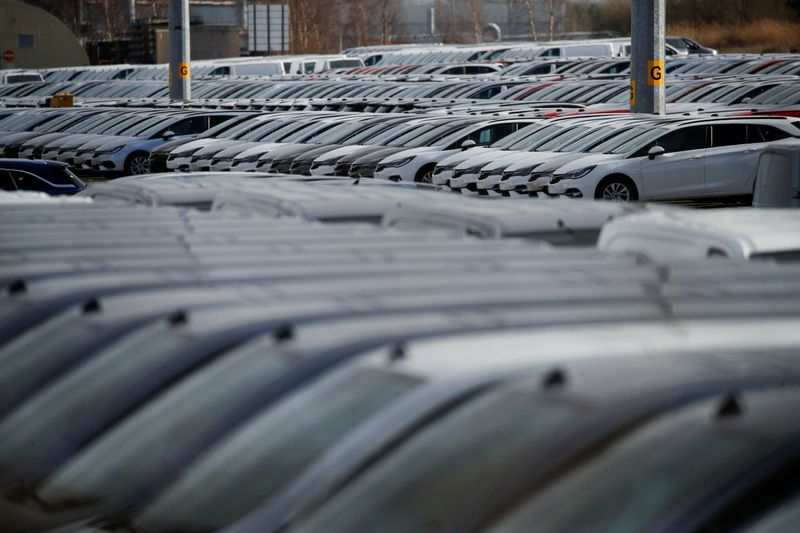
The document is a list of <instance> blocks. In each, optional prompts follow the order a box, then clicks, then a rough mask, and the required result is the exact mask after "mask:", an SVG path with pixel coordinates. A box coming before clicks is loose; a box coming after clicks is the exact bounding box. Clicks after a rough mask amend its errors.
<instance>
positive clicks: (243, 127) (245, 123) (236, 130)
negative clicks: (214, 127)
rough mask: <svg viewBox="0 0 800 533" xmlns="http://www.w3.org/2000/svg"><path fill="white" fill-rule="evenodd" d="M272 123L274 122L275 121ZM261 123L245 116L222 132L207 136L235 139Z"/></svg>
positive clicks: (261, 123)
mask: <svg viewBox="0 0 800 533" xmlns="http://www.w3.org/2000/svg"><path fill="white" fill-rule="evenodd" d="M272 123H273V124H275V122H272ZM263 124H264V123H263V122H259V121H256V120H252V118H246V119H244V120H242V121H240V122H238V123H237V124H235V125H234V126H233V127H231V128H229V129H227V130H225V131H223V132H222V133H220V134H218V135H209V137H216V138H217V139H237V138H238V136H240V135H244V134H246V133H247V132H249V131H252V130H253V129H255V128H256V127H258V126H261V125H263ZM220 126H222V124H220Z"/></svg>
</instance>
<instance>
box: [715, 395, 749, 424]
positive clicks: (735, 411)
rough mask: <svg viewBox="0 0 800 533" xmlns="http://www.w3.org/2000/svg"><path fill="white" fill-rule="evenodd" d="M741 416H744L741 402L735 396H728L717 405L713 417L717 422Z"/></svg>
mask: <svg viewBox="0 0 800 533" xmlns="http://www.w3.org/2000/svg"><path fill="white" fill-rule="evenodd" d="M742 414H744V405H742V400H741V399H740V398H739V397H738V396H737V395H736V394H730V395H728V396H727V397H725V399H723V400H722V403H720V404H719V407H717V412H716V414H715V415H714V417H715V418H717V419H718V420H721V419H724V418H731V417H734V416H736V417H738V416H742Z"/></svg>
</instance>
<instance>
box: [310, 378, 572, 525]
mask: <svg viewBox="0 0 800 533" xmlns="http://www.w3.org/2000/svg"><path fill="white" fill-rule="evenodd" d="M537 384H538V382H537ZM586 410H588V407H583V406H582V405H580V404H578V403H575V402H567V401H560V400H558V399H555V398H545V397H543V396H542V395H541V393H539V392H538V387H537V386H536V384H533V383H532V382H526V383H517V384H514V385H510V386H506V387H502V388H498V389H493V390H491V391H489V392H487V393H484V394H482V395H481V396H478V397H476V398H474V399H472V400H471V401H470V402H469V403H467V404H465V405H462V406H460V407H458V408H456V409H454V410H452V411H450V412H449V413H448V414H446V415H445V416H444V417H442V418H441V419H440V420H437V421H434V422H432V423H431V424H430V425H429V426H428V427H427V428H425V429H423V430H421V431H419V432H418V433H417V434H415V435H413V436H412V437H411V438H409V439H408V440H407V441H406V442H404V443H402V444H400V445H399V446H398V447H397V448H396V449H395V450H394V451H393V452H392V453H391V454H389V455H388V456H387V457H386V458H385V459H384V460H382V461H381V462H379V463H377V464H376V465H374V466H372V467H371V468H370V469H368V470H367V471H366V472H365V473H364V474H362V475H361V476H360V477H358V478H356V480H355V481H354V482H353V483H351V484H350V485H348V486H346V487H344V488H343V489H341V490H340V491H339V492H338V493H337V494H336V495H335V496H334V497H333V498H332V499H331V500H329V501H328V502H327V503H326V504H325V505H324V506H322V507H321V508H320V509H319V510H318V511H317V512H316V513H314V514H312V515H311V516H309V517H308V519H306V520H305V521H304V522H301V523H299V524H298V526H299V527H297V531H306V532H307V531H326V532H328V533H336V532H342V533H345V532H351V531H367V530H369V529H370V524H383V525H384V526H385V528H384V529H383V531H388V532H405V531H447V530H451V529H456V528H455V527H454V521H455V520H456V519H457V518H458V517H461V516H463V515H464V514H465V513H468V512H470V511H471V510H474V509H476V508H479V507H480V506H481V505H482V504H483V503H484V502H485V501H486V500H487V499H488V498H489V497H490V495H491V494H493V493H494V492H495V491H496V490H497V488H498V487H502V486H503V485H504V484H505V483H507V482H508V480H509V479H511V478H513V477H514V476H515V475H516V473H517V470H516V469H517V468H518V467H519V465H520V464H523V463H524V461H525V457H526V456H527V455H528V454H529V453H530V451H531V450H533V449H535V448H536V446H537V445H539V444H540V443H541V442H542V441H544V440H545V439H547V438H548V437H550V436H552V434H553V433H554V432H557V431H559V430H560V429H562V428H563V427H565V426H566V425H568V424H570V423H571V422H573V421H574V420H576V419H577V418H578V417H580V415H581V414H582V413H583V412H584V411H586ZM520 531H525V529H522V530H520ZM551 531H557V530H551Z"/></svg>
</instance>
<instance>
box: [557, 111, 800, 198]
mask: <svg viewBox="0 0 800 533" xmlns="http://www.w3.org/2000/svg"><path fill="white" fill-rule="evenodd" d="M787 137H800V127H798V124H797V123H796V122H792V121H791V119H789V118H785V117H780V118H777V117H776V118H772V119H768V118H744V119H733V118H731V119H711V120H689V121H685V122H680V123H673V124H668V125H664V126H660V127H658V126H656V127H651V128H650V130H649V131H648V132H647V133H646V134H644V135H642V136H640V137H638V138H635V139H633V140H631V141H630V142H628V143H626V144H623V145H622V146H619V147H618V148H616V149H615V150H612V151H611V153H609V154H597V155H593V156H589V157H583V158H579V159H577V160H576V161H573V162H571V163H569V164H566V165H564V166H563V167H561V168H559V169H558V170H557V171H556V172H555V173H554V174H553V177H552V179H551V180H550V184H549V185H548V186H547V192H548V194H551V195H566V196H569V197H573V198H602V199H604V200H613V201H622V202H630V201H635V200H666V199H699V198H714V197H737V196H738V197H752V195H753V186H754V183H755V176H756V171H757V169H758V160H759V156H760V154H761V149H762V148H764V146H766V145H767V144H768V143H769V142H772V141H776V140H780V139H785V138H787Z"/></svg>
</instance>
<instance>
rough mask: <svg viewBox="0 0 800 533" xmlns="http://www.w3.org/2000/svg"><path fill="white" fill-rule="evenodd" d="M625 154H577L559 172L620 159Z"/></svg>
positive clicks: (562, 172)
mask: <svg viewBox="0 0 800 533" xmlns="http://www.w3.org/2000/svg"><path fill="white" fill-rule="evenodd" d="M624 157H625V156H624V155H622V154H619V155H618V154H575V159H573V160H571V161H568V162H566V163H564V165H563V166H561V167H559V168H558V170H557V173H558V174H564V173H566V172H572V171H573V170H578V169H581V168H585V167H589V166H592V165H598V164H600V163H605V162H606V161H619V160H620V159H623V158H624Z"/></svg>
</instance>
